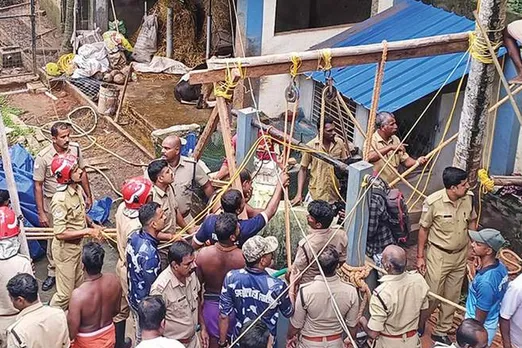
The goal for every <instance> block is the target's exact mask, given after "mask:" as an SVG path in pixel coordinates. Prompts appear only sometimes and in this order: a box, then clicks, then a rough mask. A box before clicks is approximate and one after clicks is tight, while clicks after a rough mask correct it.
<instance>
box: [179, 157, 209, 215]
mask: <svg viewBox="0 0 522 348" xmlns="http://www.w3.org/2000/svg"><path fill="white" fill-rule="evenodd" d="M172 171H173V172H174V182H173V183H172V187H173V188H174V193H175V195H176V201H177V202H178V207H179V211H180V212H181V215H183V217H187V216H188V215H189V214H190V209H191V208H192V192H193V190H192V181H194V182H195V184H196V185H198V186H205V184H206V183H207V182H208V181H209V180H210V179H209V177H208V175H207V174H206V173H205V171H204V170H203V168H202V167H201V166H200V165H199V164H198V163H197V162H196V161H194V160H193V159H191V158H188V157H185V156H181V159H180V160H179V164H178V165H177V167H176V168H172Z"/></svg>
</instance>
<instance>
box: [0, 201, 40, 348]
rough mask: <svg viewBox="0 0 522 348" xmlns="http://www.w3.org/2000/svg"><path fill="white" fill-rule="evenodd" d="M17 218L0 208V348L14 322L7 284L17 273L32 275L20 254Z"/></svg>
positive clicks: (28, 260) (14, 312)
mask: <svg viewBox="0 0 522 348" xmlns="http://www.w3.org/2000/svg"><path fill="white" fill-rule="evenodd" d="M19 233H20V228H19V222H18V218H17V217H16V214H15V212H14V211H13V210H12V209H11V208H9V207H0V348H5V347H7V337H6V330H7V328H8V327H9V325H11V324H12V323H14V322H15V320H16V315H17V314H18V309H16V308H15V307H13V304H12V302H11V299H10V297H9V293H8V292H7V288H6V286H7V282H8V281H9V280H10V279H11V278H12V277H14V276H15V275H17V274H18V273H29V274H33V269H32V266H31V259H30V258H29V257H27V256H25V255H22V254H20V242H19V240H18V234H19Z"/></svg>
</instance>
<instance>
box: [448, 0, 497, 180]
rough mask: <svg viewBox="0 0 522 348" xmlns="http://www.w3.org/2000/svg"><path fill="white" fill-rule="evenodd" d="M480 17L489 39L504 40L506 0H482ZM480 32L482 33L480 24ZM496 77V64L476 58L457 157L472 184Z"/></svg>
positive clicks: (455, 164)
mask: <svg viewBox="0 0 522 348" xmlns="http://www.w3.org/2000/svg"><path fill="white" fill-rule="evenodd" d="M478 18H479V21H480V23H481V25H482V27H483V28H484V29H485V30H487V31H488V35H489V39H490V40H491V41H492V42H498V41H500V40H501V39H502V32H501V31H500V30H499V29H501V28H503V27H504V22H505V19H506V0H481V4H480V11H479V14H478ZM476 32H477V36H481V34H480V30H479V29H478V28H477V30H476ZM494 78H495V66H494V65H493V64H483V63H481V62H479V61H478V60H475V59H472V61H471V67H470V71H469V78H468V84H467V86H466V94H465V96H464V105H463V107H462V114H461V116H460V126H459V137H458V139H457V145H456V150H455V157H454V158H453V165H454V166H455V167H458V168H461V169H464V170H466V171H467V172H468V173H469V181H470V184H471V185H474V184H475V182H476V180H477V170H478V169H479V167H480V164H481V163H480V162H481V158H482V148H483V145H484V133H485V129H486V121H487V117H488V108H489V104H490V102H491V98H492V94H493V80H494Z"/></svg>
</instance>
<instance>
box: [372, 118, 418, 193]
mask: <svg viewBox="0 0 522 348" xmlns="http://www.w3.org/2000/svg"><path fill="white" fill-rule="evenodd" d="M375 126H376V128H377V130H376V131H375V133H373V136H372V139H371V142H372V146H373V147H372V149H371V151H370V155H369V157H368V162H370V163H373V170H374V172H375V173H378V172H379V171H380V170H381V169H382V168H383V167H384V164H385V163H386V161H388V160H389V162H388V165H387V166H386V168H384V170H383V171H382V173H381V174H380V175H379V176H380V177H381V178H382V179H384V180H385V181H386V182H388V183H390V182H392V181H393V180H394V179H395V178H397V176H396V175H395V174H394V171H393V170H392V169H391V168H395V169H398V168H399V165H401V164H402V165H403V166H405V167H406V168H409V167H411V166H413V165H414V164H415V163H417V161H418V162H419V163H420V164H421V165H424V164H425V163H426V158H425V157H422V156H421V157H419V158H418V159H417V160H415V159H413V158H411V157H410V155H408V153H407V152H406V149H405V148H404V145H401V141H400V140H399V138H398V137H397V136H396V135H395V134H396V133H397V129H398V127H397V122H396V121H395V116H394V115H393V114H392V113H391V112H385V111H384V112H379V113H378V114H377V118H376V120H375ZM374 148H375V150H374ZM376 150H377V151H379V153H380V154H381V155H382V156H383V157H384V159H381V156H379V153H377V151H376ZM390 158H391V159H390Z"/></svg>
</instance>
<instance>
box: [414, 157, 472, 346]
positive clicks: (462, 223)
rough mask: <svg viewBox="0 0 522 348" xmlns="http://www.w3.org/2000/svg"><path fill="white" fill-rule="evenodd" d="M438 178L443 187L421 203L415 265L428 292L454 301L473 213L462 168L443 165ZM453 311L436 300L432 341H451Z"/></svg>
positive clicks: (457, 297)
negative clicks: (436, 318) (436, 316)
mask: <svg viewBox="0 0 522 348" xmlns="http://www.w3.org/2000/svg"><path fill="white" fill-rule="evenodd" d="M442 181H443V183H444V187H445V188H444V189H442V190H440V191H437V192H435V193H433V194H431V195H429V196H428V197H427V198H426V200H425V201H424V204H423V206H422V216H421V220H420V229H419V240H418V246H417V247H418V249H417V269H418V270H419V272H420V273H421V274H423V275H425V278H426V282H427V283H428V285H429V286H430V290H431V291H432V292H434V293H436V294H437V295H440V296H442V297H444V298H446V299H448V300H450V301H453V302H455V303H458V302H459V298H460V293H461V289H462V282H463V280H464V277H465V272H466V262H467V258H468V243H469V237H468V226H472V227H473V228H475V220H476V214H475V211H474V209H473V193H472V192H470V191H468V189H469V184H468V174H467V173H466V172H465V171H463V170H462V169H458V168H454V167H447V168H446V169H444V172H443V174H442ZM426 244H428V246H427V248H426V251H425V247H426ZM438 305H439V302H438V301H432V302H431V303H430V309H431V310H434V309H435V308H436V307H437V306H438ZM454 312H455V308H454V307H453V306H450V305H447V304H443V303H441V304H440V311H439V317H438V320H437V325H436V327H435V328H434V331H433V335H432V339H433V340H434V341H438V342H441V343H444V344H451V341H450V340H449V338H448V331H449V330H450V329H451V325H452V323H453V313H454Z"/></svg>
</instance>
